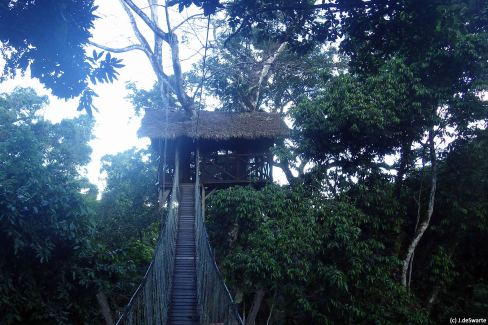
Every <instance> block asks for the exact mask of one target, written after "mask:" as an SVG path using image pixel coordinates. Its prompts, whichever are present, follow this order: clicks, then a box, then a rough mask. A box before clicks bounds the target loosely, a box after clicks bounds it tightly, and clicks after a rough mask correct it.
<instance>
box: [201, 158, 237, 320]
mask: <svg viewBox="0 0 488 325" xmlns="http://www.w3.org/2000/svg"><path fill="white" fill-rule="evenodd" d="M198 162H199V153H198V151H197V172H196V181H195V238H196V255H197V263H196V267H197V291H198V292H197V297H198V308H199V314H200V324H203V325H208V324H226V325H227V324H229V325H234V324H236V325H242V324H243V321H242V319H241V317H240V315H239V312H238V310H237V305H236V304H235V303H234V300H233V299H232V295H231V294H230V292H229V289H228V288H227V286H226V285H225V282H224V279H223V277H222V274H221V273H220V270H219V268H218V266H217V264H216V263H215V259H214V255H213V252H212V248H211V247H210V242H209V240H208V234H207V230H206V228H205V209H204V207H203V206H202V197H201V195H202V194H201V187H200V176H199V163H198Z"/></svg>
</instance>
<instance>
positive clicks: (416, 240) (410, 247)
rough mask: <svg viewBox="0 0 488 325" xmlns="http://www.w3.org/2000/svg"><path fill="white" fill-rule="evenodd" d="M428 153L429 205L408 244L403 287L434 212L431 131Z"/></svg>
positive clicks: (435, 164)
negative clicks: (429, 174) (429, 165)
mask: <svg viewBox="0 0 488 325" xmlns="http://www.w3.org/2000/svg"><path fill="white" fill-rule="evenodd" d="M429 151H430V163H431V174H432V175H431V180H430V183H431V185H430V194H429V203H428V206H427V213H426V216H425V219H424V220H422V222H420V224H419V226H418V228H417V230H416V231H415V234H414V237H413V239H412V241H411V242H410V244H409V245H408V249H407V255H406V257H405V259H404V260H403V265H402V278H401V282H402V285H403V286H404V287H407V274H408V267H409V265H410V260H411V259H412V256H413V254H414V252H415V249H416V248H417V245H418V243H419V241H420V239H421V238H422V236H423V235H424V233H425V231H426V230H427V228H428V227H429V224H430V219H431V217H432V214H433V212H434V203H435V193H436V187H437V157H436V152H435V144H434V130H433V129H431V130H430V131H429Z"/></svg>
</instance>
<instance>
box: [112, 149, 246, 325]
mask: <svg viewBox="0 0 488 325" xmlns="http://www.w3.org/2000/svg"><path fill="white" fill-rule="evenodd" d="M198 156H199V154H198V151H197V162H198V161H199V157H198ZM175 158H176V159H175V160H176V161H178V159H177V156H176V157H175ZM196 167H197V168H196V169H197V172H196V175H197V176H196V180H195V238H196V243H195V244H196V271H197V272H196V273H197V292H196V294H197V301H198V313H199V318H200V324H203V325H209V324H226V325H227V324H229V325H243V321H242V319H241V317H240V315H239V313H238V310H237V306H236V304H234V301H233V299H232V295H231V294H230V292H229V290H228V288H227V286H226V285H225V282H224V279H223V277H222V275H221V273H220V271H219V269H218V267H217V264H216V262H215V259H214V255H213V253H212V249H211V246H210V242H209V240H208V235H207V231H206V227H205V223H204V218H205V216H204V214H205V210H204V209H203V207H202V205H203V204H202V194H201V193H202V188H201V186H200V183H199V164H198V163H197V166H196ZM178 169H179V168H178V166H176V168H175V171H174V175H173V176H174V177H173V187H172V190H171V194H170V202H169V205H168V214H167V217H166V219H165V220H164V222H163V225H162V228H161V233H160V236H159V239H158V242H157V244H156V248H155V251H154V256H153V260H152V262H151V264H150V265H149V268H148V270H147V272H146V274H145V276H144V278H143V280H142V283H141V284H140V285H139V287H138V288H137V290H136V291H135V293H134V294H133V296H132V298H131V299H130V301H129V303H128V305H127V307H126V308H125V311H124V313H123V314H122V316H121V317H120V318H119V320H118V321H117V324H128V325H133V324H134V325H139V324H140V325H152V324H158V325H159V324H163V325H165V324H167V323H168V310H169V308H170V302H171V289H172V285H173V283H172V280H173V273H174V264H175V254H176V237H177V232H178V229H177V228H178V227H177V225H178V202H179V199H180V198H179V194H178V193H179V192H180V191H179V181H178V179H179V175H178Z"/></svg>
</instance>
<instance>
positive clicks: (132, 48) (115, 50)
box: [88, 41, 148, 54]
mask: <svg viewBox="0 0 488 325" xmlns="http://www.w3.org/2000/svg"><path fill="white" fill-rule="evenodd" d="M88 44H90V45H92V46H95V47H98V48H99V49H101V50H104V51H108V52H112V53H125V52H130V51H136V50H138V51H142V52H144V53H146V54H148V53H147V51H146V49H145V48H144V47H143V46H141V45H139V44H133V45H129V46H126V47H121V48H114V47H110V46H105V45H102V44H98V43H96V42H92V41H88Z"/></svg>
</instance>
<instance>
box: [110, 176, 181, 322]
mask: <svg viewBox="0 0 488 325" xmlns="http://www.w3.org/2000/svg"><path fill="white" fill-rule="evenodd" d="M176 176H177V175H176ZM175 178H176V177H175ZM176 179H177V178H176ZM178 193H179V184H178V182H174V183H173V188H172V190H171V198H170V202H169V206H168V208H169V209H168V215H167V217H166V220H164V222H163V223H162V226H161V233H160V235H159V238H158V242H157V244H156V248H155V250H154V255H153V259H152V261H151V264H150V265H149V267H148V269H147V271H146V274H145V275H144V278H143V280H142V282H141V284H140V285H139V287H138V288H137V289H136V291H135V292H134V294H133V295H132V298H131V299H130V301H129V303H128V305H127V307H126V308H125V311H124V313H123V314H122V316H121V317H120V318H119V320H118V321H117V325H119V324H127V325H150V324H166V323H167V320H168V309H169V304H170V301H171V287H172V281H173V271H174V264H175V263H174V261H175V250H176V235H177V224H178Z"/></svg>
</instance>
